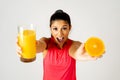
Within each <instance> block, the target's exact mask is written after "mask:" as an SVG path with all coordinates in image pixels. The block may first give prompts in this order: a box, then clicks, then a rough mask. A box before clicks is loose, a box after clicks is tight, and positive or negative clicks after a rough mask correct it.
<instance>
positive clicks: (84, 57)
mask: <svg viewBox="0 0 120 80" xmlns="http://www.w3.org/2000/svg"><path fill="white" fill-rule="evenodd" d="M69 54H70V56H71V57H73V58H74V59H76V60H79V61H89V60H96V59H97V57H91V56H89V55H88V53H87V52H86V51H85V46H84V44H83V43H81V42H79V41H73V44H72V46H71V47H70V50H69Z"/></svg>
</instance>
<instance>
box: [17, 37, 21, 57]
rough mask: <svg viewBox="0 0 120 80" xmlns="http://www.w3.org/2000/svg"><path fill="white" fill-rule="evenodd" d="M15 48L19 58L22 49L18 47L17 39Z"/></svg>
mask: <svg viewBox="0 0 120 80" xmlns="http://www.w3.org/2000/svg"><path fill="white" fill-rule="evenodd" d="M16 46H17V50H16V51H17V54H18V56H19V57H21V56H22V55H21V54H22V48H21V47H20V45H19V43H18V38H17V39H16Z"/></svg>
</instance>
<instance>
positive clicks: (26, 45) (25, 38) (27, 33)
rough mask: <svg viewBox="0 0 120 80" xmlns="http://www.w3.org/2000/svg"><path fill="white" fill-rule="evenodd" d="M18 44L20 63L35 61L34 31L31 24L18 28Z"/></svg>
mask: <svg viewBox="0 0 120 80" xmlns="http://www.w3.org/2000/svg"><path fill="white" fill-rule="evenodd" d="M18 44H19V46H20V47H21V48H22V53H21V57H20V60H21V61H22V62H32V61H34V60H35V59H36V31H35V26H33V24H30V25H21V26H18Z"/></svg>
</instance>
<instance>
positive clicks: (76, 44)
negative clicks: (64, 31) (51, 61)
mask: <svg viewBox="0 0 120 80" xmlns="http://www.w3.org/2000/svg"><path fill="white" fill-rule="evenodd" d="M80 45H81V42H80V41H73V43H72V45H71V47H70V49H69V55H70V56H71V57H72V56H74V53H75V52H76V51H77V49H78V48H79V47H80Z"/></svg>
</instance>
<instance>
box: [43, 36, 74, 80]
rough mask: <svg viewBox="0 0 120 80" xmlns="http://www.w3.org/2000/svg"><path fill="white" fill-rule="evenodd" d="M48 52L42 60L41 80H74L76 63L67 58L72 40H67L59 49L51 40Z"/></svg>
mask: <svg viewBox="0 0 120 80" xmlns="http://www.w3.org/2000/svg"><path fill="white" fill-rule="evenodd" d="M48 44H49V45H48V52H47V54H46V56H45V58H44V60H43V66H44V67H43V68H44V75H43V80H76V61H75V59H73V58H72V57H70V56H69V48H70V46H71V44H72V40H70V39H68V40H67V42H66V43H65V45H64V46H63V48H62V49H59V48H58V47H57V45H56V44H55V42H54V39H53V38H51V39H50V41H49V43H48Z"/></svg>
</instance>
